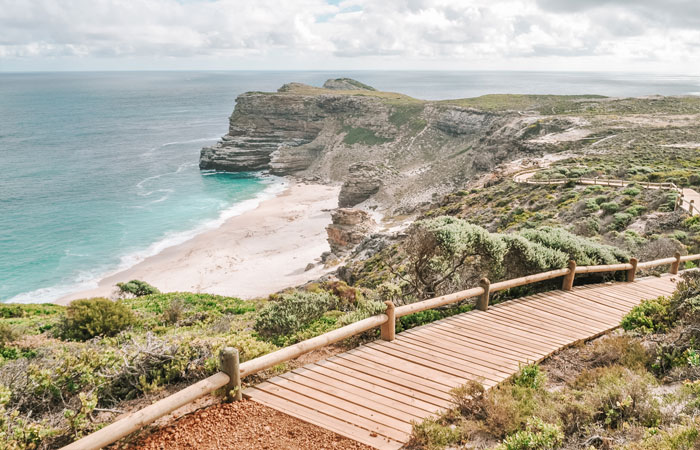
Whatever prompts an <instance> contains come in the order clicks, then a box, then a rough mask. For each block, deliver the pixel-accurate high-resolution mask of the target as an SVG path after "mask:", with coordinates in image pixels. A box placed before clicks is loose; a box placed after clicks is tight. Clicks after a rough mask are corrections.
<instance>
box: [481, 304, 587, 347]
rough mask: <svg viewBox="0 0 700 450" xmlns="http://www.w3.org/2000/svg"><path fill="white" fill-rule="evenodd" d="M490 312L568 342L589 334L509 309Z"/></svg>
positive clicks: (506, 321)
mask: <svg viewBox="0 0 700 450" xmlns="http://www.w3.org/2000/svg"><path fill="white" fill-rule="evenodd" d="M489 314H492V315H494V316H495V317H497V320H498V321H499V322H502V323H512V324H520V325H519V326H520V327H521V328H522V329H525V330H532V332H533V333H538V334H542V333H549V334H550V335H551V336H553V337H557V338H561V339H565V341H564V342H568V341H570V340H571V339H574V340H576V339H580V338H581V337H582V336H587V335H588V333H587V332H584V331H576V330H573V329H571V328H566V327H563V326H562V324H561V322H560V323H559V325H558V326H557V325H555V324H552V323H550V322H546V321H544V320H542V319H541V317H537V318H533V317H529V316H526V315H523V314H520V313H517V312H515V311H509V310H508V309H495V310H493V311H489Z"/></svg>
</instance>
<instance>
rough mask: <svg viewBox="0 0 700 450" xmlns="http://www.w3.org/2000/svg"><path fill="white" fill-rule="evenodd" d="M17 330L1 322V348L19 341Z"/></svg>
mask: <svg viewBox="0 0 700 450" xmlns="http://www.w3.org/2000/svg"><path fill="white" fill-rule="evenodd" d="M18 337H19V336H18V333H17V330H15V328H14V327H13V326H12V325H9V324H7V323H5V322H0V348H2V347H4V346H5V345H6V344H8V343H10V342H12V341H14V340H15V339H17V338H18Z"/></svg>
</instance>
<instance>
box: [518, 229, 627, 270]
mask: <svg viewBox="0 0 700 450" xmlns="http://www.w3.org/2000/svg"><path fill="white" fill-rule="evenodd" d="M520 234H521V235H522V236H524V237H525V238H527V239H528V240H530V241H533V242H538V243H540V244H542V245H544V246H545V247H548V248H551V249H554V250H559V251H561V252H563V253H565V254H566V255H568V258H569V259H573V260H575V261H576V263H577V264H578V265H579V266H589V265H597V264H616V263H619V262H627V261H629V255H627V253H625V252H623V251H622V250H620V249H619V248H617V247H613V246H610V245H603V244H599V243H597V242H595V241H593V240H590V239H586V238H583V237H581V236H576V235H574V234H571V233H569V232H568V231H566V230H564V229H563V228H555V227H540V228H538V229H536V230H524V231H522V232H521V233H520Z"/></svg>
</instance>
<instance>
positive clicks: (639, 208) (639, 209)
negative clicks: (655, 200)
mask: <svg viewBox="0 0 700 450" xmlns="http://www.w3.org/2000/svg"><path fill="white" fill-rule="evenodd" d="M646 210H647V208H646V206H643V205H632V206H630V207H629V208H627V209H626V210H625V212H626V213H627V214H629V215H631V216H634V217H638V216H641V215H642V214H643V213H644V211H646Z"/></svg>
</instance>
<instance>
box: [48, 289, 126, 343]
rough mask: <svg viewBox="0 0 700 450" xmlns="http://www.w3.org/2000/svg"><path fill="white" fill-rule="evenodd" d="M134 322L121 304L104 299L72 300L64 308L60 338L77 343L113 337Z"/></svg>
mask: <svg viewBox="0 0 700 450" xmlns="http://www.w3.org/2000/svg"><path fill="white" fill-rule="evenodd" d="M135 322H136V318H135V317H134V314H133V313H132V312H131V310H130V309H129V308H127V307H126V306H124V305H123V304H122V303H121V302H113V301H112V300H109V299H106V298H90V299H82V300H74V301H72V302H71V303H70V305H68V307H67V308H66V316H65V318H64V320H63V323H62V324H61V330H60V336H61V338H63V339H70V340H79V341H84V340H87V339H91V338H93V337H95V336H114V335H116V334H117V333H119V332H120V331H122V330H125V329H126V328H128V327H129V326H131V325H133V324H134V323H135Z"/></svg>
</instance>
